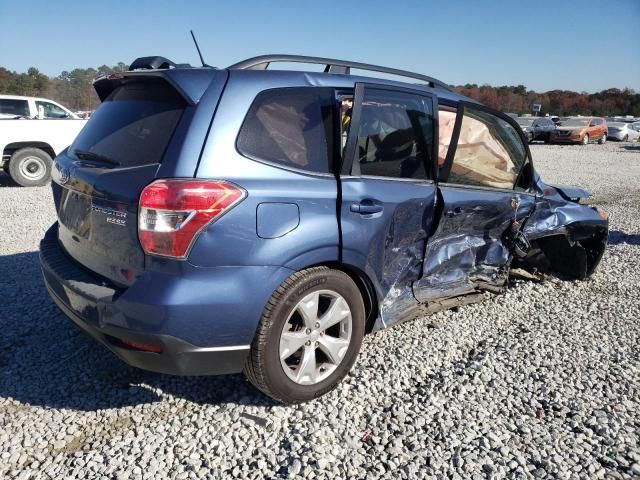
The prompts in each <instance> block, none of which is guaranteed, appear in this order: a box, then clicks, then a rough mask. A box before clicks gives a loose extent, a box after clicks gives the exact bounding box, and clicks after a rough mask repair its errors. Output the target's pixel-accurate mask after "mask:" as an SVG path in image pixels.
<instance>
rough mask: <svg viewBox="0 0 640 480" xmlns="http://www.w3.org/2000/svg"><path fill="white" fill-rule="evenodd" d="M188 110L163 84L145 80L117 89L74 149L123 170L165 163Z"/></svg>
mask: <svg viewBox="0 0 640 480" xmlns="http://www.w3.org/2000/svg"><path fill="white" fill-rule="evenodd" d="M185 108H186V102H185V100H184V99H183V98H182V97H181V96H180V94H179V93H178V92H177V91H176V90H175V89H174V88H172V87H171V86H170V85H169V84H167V83H166V82H165V81H163V80H159V79H145V80H144V81H133V82H128V83H125V84H124V85H122V86H120V87H118V88H116V89H115V90H114V91H113V92H112V93H111V94H110V95H109V96H108V97H107V99H106V100H105V101H104V102H103V103H102V105H100V107H99V108H98V109H97V110H96V112H95V113H94V114H93V115H92V116H91V119H90V120H89V122H88V123H87V125H86V126H85V127H84V128H83V129H82V131H81V132H80V134H79V135H78V137H77V138H76V140H75V142H74V143H73V146H72V147H71V150H72V153H74V152H78V151H84V152H90V153H92V154H96V155H99V156H102V157H105V158H107V159H109V160H111V161H113V162H114V163H117V164H118V165H119V166H123V167H132V166H139V165H147V164H152V163H161V161H162V157H163V155H164V152H165V150H166V148H167V145H168V144H169V141H170V140H171V137H172V136H173V132H174V131H175V129H176V126H177V125H178V122H179V121H180V118H181V116H182V113H183V112H184V109H185Z"/></svg>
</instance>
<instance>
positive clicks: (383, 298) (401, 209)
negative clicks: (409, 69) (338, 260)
mask: <svg viewBox="0 0 640 480" xmlns="http://www.w3.org/2000/svg"><path fill="white" fill-rule="evenodd" d="M434 111H437V105H436V102H435V100H434V98H433V97H432V96H431V95H429V94H427V93H423V92H421V91H414V90H411V89H400V88H390V87H388V86H381V85H374V84H357V85H356V90H355V98H354V104H353V115H352V116H351V120H350V126H349V132H348V136H347V144H346V149H345V151H344V155H343V160H344V161H343V165H342V174H341V179H340V180H341V181H340V190H339V195H340V196H341V209H340V227H341V244H342V249H341V255H342V260H343V262H345V263H347V264H351V265H355V266H357V267H358V268H359V269H361V270H363V271H365V272H366V273H367V275H368V277H369V278H370V279H371V280H372V281H373V283H374V284H375V285H374V286H375V289H376V292H377V295H378V300H379V302H378V303H379V305H381V312H380V318H381V319H382V322H383V324H382V325H377V327H381V326H388V325H390V324H392V323H394V322H395V321H397V320H398V319H399V318H400V317H401V316H402V315H403V314H404V313H405V312H407V311H408V310H410V309H411V308H412V307H415V306H416V305H417V301H416V299H415V297H414V295H413V292H412V284H413V282H415V281H417V280H418V279H419V278H420V272H421V269H422V263H423V254H424V249H425V245H426V239H427V236H428V234H429V232H430V229H431V222H432V219H433V213H434V207H435V202H436V185H435V182H434V175H433V172H434V168H433V167H434V165H433V160H434V159H435V156H436V155H437V150H436V148H437V145H436V142H434V139H435V138H437V122H434V118H433V112H434ZM345 122H346V121H345V118H344V117H343V118H342V119H341V123H342V125H343V126H344V124H345Z"/></svg>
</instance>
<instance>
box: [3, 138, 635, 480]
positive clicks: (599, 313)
mask: <svg viewBox="0 0 640 480" xmlns="http://www.w3.org/2000/svg"><path fill="white" fill-rule="evenodd" d="M532 150H533V155H534V162H535V163H536V165H537V167H538V169H539V170H540V171H541V172H542V174H543V176H544V177H545V178H546V179H547V180H548V181H550V182H552V183H553V182H555V183H564V184H578V185H581V186H584V187H586V188H588V189H590V190H591V191H593V192H594V193H595V197H594V198H593V202H594V203H596V204H598V205H601V206H602V207H604V208H605V209H606V210H608V211H609V212H610V213H611V217H612V222H611V229H612V233H611V238H610V240H611V245H610V246H609V248H608V250H607V253H606V254H605V257H604V259H603V262H602V264H601V266H600V268H599V269H598V271H597V273H596V274H595V275H594V277H593V278H592V279H591V280H589V281H586V282H562V281H558V280H555V279H551V280H549V281H546V282H544V283H532V282H523V281H521V282H517V283H516V285H515V286H514V287H513V288H512V289H510V290H509V292H508V293H507V294H505V295H502V296H498V297H492V298H491V299H489V300H487V301H485V302H483V303H481V304H475V305H470V306H466V307H463V308H460V309H459V310H458V311H446V312H441V313H439V314H436V315H433V316H431V317H427V318H423V319H418V320H415V321H413V322H409V323H405V324H403V325H401V326H398V327H396V328H393V329H391V330H388V331H385V332H381V333H378V334H375V335H372V336H369V337H367V338H366V339H365V342H364V345H363V351H362V353H361V355H360V357H359V361H358V362H357V364H356V367H355V369H354V371H353V373H352V374H351V375H350V376H349V377H348V378H347V379H346V380H345V381H344V382H343V384H342V385H341V386H340V387H339V388H338V389H337V390H336V391H334V392H332V393H330V394H329V395H327V396H326V397H323V398H322V399H320V400H317V401H315V402H312V403H308V404H305V405H300V406H296V407H283V406H279V405H273V404H272V403H271V402H270V401H269V400H268V399H267V398H265V397H264V396H262V395H260V394H259V393H257V392H256V391H255V390H253V389H252V388H251V386H250V385H249V384H248V383H247V382H246V381H245V380H244V379H243V378H242V377H241V376H239V375H237V376H230V377H216V378H177V377H169V376H163V375H156V374H150V373H146V372H142V371H139V370H135V369H133V368H130V367H127V366H125V365H124V364H122V363H121V362H120V361H119V360H117V359H116V358H115V357H114V356H113V355H112V354H110V353H109V352H107V351H106V350H105V349H103V348H102V347H100V346H98V345H97V344H96V343H94V342H93V341H92V340H91V339H89V338H87V337H86V336H85V335H84V334H82V333H81V332H80V331H79V330H78V329H77V328H76V327H75V326H73V325H72V323H71V322H70V321H68V320H67V319H65V318H64V317H63V316H62V315H61V314H60V313H58V311H57V310H56V309H55V308H54V307H53V305H52V303H51V301H50V300H49V298H48V296H47V294H46V293H45V291H44V288H43V286H42V281H41V278H40V272H39V270H38V266H37V245H38V241H39V239H40V237H41V236H42V235H43V233H44V231H45V229H46V228H47V227H48V225H49V224H50V223H52V222H53V220H54V217H55V213H54V210H53V208H52V201H51V195H50V193H49V189H48V188H46V187H45V188H29V189H28V188H18V187H15V186H14V185H13V184H12V183H11V181H10V180H9V179H8V178H7V177H6V176H2V175H0V212H1V214H0V215H1V218H2V227H1V230H0V254H1V256H0V272H1V275H0V288H1V291H2V292H3V301H2V303H0V331H1V332H2V335H0V371H1V373H0V478H23V479H26V478H55V479H58V478H110V479H125V478H134V479H138V478H145V479H146V478H162V477H167V478H171V479H174V478H175V479H186V478H222V477H237V478H263V477H271V478H272V477H278V478H287V477H295V476H301V477H306V478H313V477H316V478H346V477H350V478H365V477H366V478H376V477H379V478H478V479H484V478H505V477H509V478H633V477H639V476H640V439H639V437H640V390H639V389H640V342H639V340H640V338H639V336H640V323H639V320H638V318H639V317H640V300H639V299H638V293H637V288H638V286H639V285H640V146H638V144H635V145H633V144H620V143H612V142H611V143H608V144H606V145H604V146H601V145H589V146H586V147H578V146H576V147H571V146H567V147H561V146H546V145H534V146H533V147H532Z"/></svg>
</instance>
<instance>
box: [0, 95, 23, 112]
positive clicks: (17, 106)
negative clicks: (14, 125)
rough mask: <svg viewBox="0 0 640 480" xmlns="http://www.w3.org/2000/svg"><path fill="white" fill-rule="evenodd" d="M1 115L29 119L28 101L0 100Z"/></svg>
mask: <svg viewBox="0 0 640 480" xmlns="http://www.w3.org/2000/svg"><path fill="white" fill-rule="evenodd" d="M0 113H2V114H5V115H14V116H16V117H28V116H29V104H28V103H27V101H26V100H14V99H10V98H4V99H0Z"/></svg>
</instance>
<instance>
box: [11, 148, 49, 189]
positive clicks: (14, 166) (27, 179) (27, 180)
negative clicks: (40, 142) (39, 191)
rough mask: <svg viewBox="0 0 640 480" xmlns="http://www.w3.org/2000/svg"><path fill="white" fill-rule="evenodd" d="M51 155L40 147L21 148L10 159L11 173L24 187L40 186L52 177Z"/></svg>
mask: <svg viewBox="0 0 640 480" xmlns="http://www.w3.org/2000/svg"><path fill="white" fill-rule="evenodd" d="M52 163H53V160H51V156H50V155H49V154H48V153H47V152H45V151H44V150H40V149H39V148H21V149H20V150H17V151H16V152H15V153H14V154H13V155H12V156H11V160H9V175H10V176H11V178H12V179H13V181H14V182H16V183H17V184H18V185H21V186H23V187H39V186H42V185H44V184H46V183H47V182H48V181H49V180H50V179H51V164H52Z"/></svg>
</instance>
